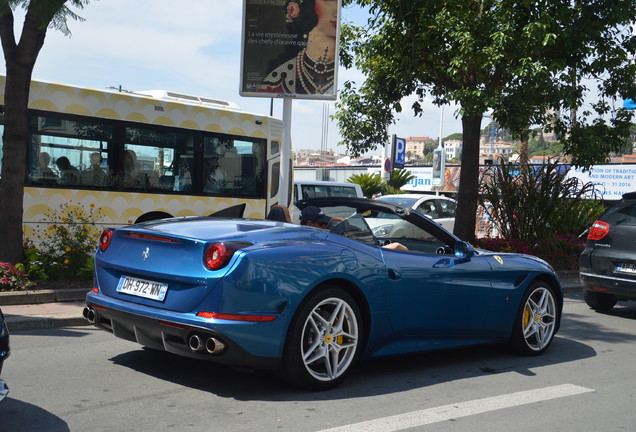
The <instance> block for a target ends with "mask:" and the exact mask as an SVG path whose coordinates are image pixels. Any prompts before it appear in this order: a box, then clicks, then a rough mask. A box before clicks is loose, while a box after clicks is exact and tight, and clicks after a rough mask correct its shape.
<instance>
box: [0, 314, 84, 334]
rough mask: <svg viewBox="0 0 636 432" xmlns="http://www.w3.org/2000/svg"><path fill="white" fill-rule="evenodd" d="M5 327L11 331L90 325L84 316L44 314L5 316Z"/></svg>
mask: <svg viewBox="0 0 636 432" xmlns="http://www.w3.org/2000/svg"><path fill="white" fill-rule="evenodd" d="M5 318H6V322H7V327H9V329H10V331H11V332H14V331H16V330H45V329H52V328H59V327H80V326H90V325H91V324H89V323H88V321H86V320H85V319H84V317H81V316H80V317H75V316H72V317H45V316H35V317H34V316H31V317H22V316H14V317H5Z"/></svg>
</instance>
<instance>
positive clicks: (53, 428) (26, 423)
mask: <svg viewBox="0 0 636 432" xmlns="http://www.w3.org/2000/svg"><path fill="white" fill-rule="evenodd" d="M16 431H47V432H67V431H70V429H69V427H68V425H67V424H66V422H65V421H64V420H62V419H61V418H59V417H57V416H55V415H53V414H51V413H50V412H48V411H46V410H44V409H42V408H40V407H38V406H35V405H33V404H30V403H27V402H22V401H19V400H17V399H13V398H11V394H10V393H9V396H7V397H6V398H5V399H4V400H3V401H2V403H0V432H16Z"/></svg>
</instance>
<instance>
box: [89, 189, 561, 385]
mask: <svg viewBox="0 0 636 432" xmlns="http://www.w3.org/2000/svg"><path fill="white" fill-rule="evenodd" d="M298 207H299V208H301V209H305V208H307V210H308V211H307V212H306V213H307V214H310V215H312V216H313V217H314V219H315V220H313V221H312V220H306V221H303V224H301V225H296V224H293V223H289V222H283V221H274V220H249V219H220V218H195V217H191V218H173V219H163V220H157V221H151V222H146V223H142V224H138V225H131V226H127V227H123V228H118V229H106V230H105V231H104V232H103V233H102V235H101V238H100V245H99V248H98V250H97V252H96V254H95V280H94V288H93V290H92V292H90V293H89V294H88V296H87V300H86V303H87V306H86V308H85V309H84V316H85V317H86V319H87V320H89V321H90V322H91V323H93V324H95V325H96V326H97V327H99V328H101V329H104V330H107V331H109V332H112V333H113V334H114V335H115V336H117V337H120V338H124V339H127V340H131V341H135V342H137V343H139V344H141V345H143V346H146V347H150V348H154V349H158V350H165V351H168V352H171V353H175V354H179V355H182V356H187V357H192V358H197V359H202V360H209V361H212V362H217V363H221V364H226V365H231V366H240V367H249V368H258V369H272V370H276V371H278V372H280V374H281V375H282V376H283V377H284V378H285V379H286V380H288V381H289V382H291V383H293V384H294V385H298V386H301V387H304V388H310V389H325V388H329V387H332V386H335V385H337V384H338V383H340V382H341V381H342V380H343V379H345V377H346V376H347V375H348V373H349V372H350V371H351V369H352V367H353V366H354V365H355V364H356V362H358V361H360V360H363V359H368V358H373V357H380V356H390V355H400V354H407V353H413V352H422V351H429V350H439V349H445V348H452V347H459V346H468V345H477V344H491V343H506V344H509V345H510V346H511V347H512V348H513V349H514V350H515V351H516V352H518V353H520V354H524V355H536V354H540V353H542V352H544V351H545V350H546V349H547V348H548V347H549V346H550V344H551V343H552V341H553V339H554V336H555V334H556V332H557V331H558V329H559V323H560V318H561V309H562V304H563V296H562V292H561V287H560V283H559V279H558V277H557V275H556V274H555V272H554V270H553V269H552V268H551V267H550V265H548V264H547V263H546V262H544V261H542V260H541V259H538V258H536V257H534V256H528V255H520V254H503V253H492V252H488V251H483V250H475V249H473V247H472V246H471V245H469V244H468V243H466V242H463V241H461V240H460V239H458V238H457V237H455V236H453V234H451V233H449V232H448V231H446V230H445V229H444V228H442V227H441V226H439V225H437V224H436V223H434V222H433V221H431V220H430V219H429V218H427V217H426V216H424V215H422V214H420V213H418V212H416V211H413V210H411V209H408V208H405V207H401V206H399V205H393V204H389V203H383V202H380V201H373V200H367V199H360V198H346V199H336V198H329V199H314V200H309V201H304V202H300V203H298ZM303 214H305V213H303ZM387 215H391V217H386V216H387ZM318 219H319V221H318ZM374 219H381V220H383V221H385V223H392V221H399V222H400V224H401V225H408V226H409V227H410V229H409V230H402V231H401V236H400V238H390V237H377V236H376V235H374V234H373V232H372V231H371V229H370V228H369V226H370V225H373V226H376V229H375V230H374V232H375V233H376V234H378V233H390V232H391V231H392V230H391V229H388V228H389V227H387V229H385V230H378V229H377V224H376V223H374V222H375V221H374ZM314 222H315V223H314Z"/></svg>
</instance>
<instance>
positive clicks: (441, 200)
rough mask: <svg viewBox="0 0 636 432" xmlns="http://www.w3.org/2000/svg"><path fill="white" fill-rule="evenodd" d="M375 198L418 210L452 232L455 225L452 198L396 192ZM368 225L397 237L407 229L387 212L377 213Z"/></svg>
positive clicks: (454, 204) (454, 203)
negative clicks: (396, 193) (383, 213)
mask: <svg viewBox="0 0 636 432" xmlns="http://www.w3.org/2000/svg"><path fill="white" fill-rule="evenodd" d="M377 199H378V200H381V201H385V202H390V203H392V204H398V205H401V206H403V207H407V208H410V209H412V210H415V211H418V212H420V213H421V214H423V215H424V216H426V217H429V218H431V219H433V220H434V221H435V222H437V223H438V224H440V225H441V226H443V227H444V228H446V229H447V230H448V231H450V232H453V228H454V227H455V207H457V202H456V201H455V200H454V199H452V198H448V197H445V196H443V195H422V194H398V195H383V196H380V197H379V198H377ZM369 225H370V226H371V228H372V229H373V230H374V231H378V230H381V231H382V232H386V233H387V234H389V235H391V236H394V237H399V236H400V234H401V233H403V232H404V230H406V229H408V227H407V226H405V225H404V224H402V223H400V222H399V220H398V219H396V218H394V217H392V216H391V215H388V214H387V215H378V217H377V218H376V219H375V220H373V221H370V222H369ZM394 233H395V234H394Z"/></svg>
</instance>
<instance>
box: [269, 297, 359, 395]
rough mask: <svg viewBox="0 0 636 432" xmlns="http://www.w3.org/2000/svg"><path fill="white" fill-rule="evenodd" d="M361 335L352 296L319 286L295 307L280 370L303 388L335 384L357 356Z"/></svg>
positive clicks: (324, 386) (319, 388) (326, 386)
mask: <svg viewBox="0 0 636 432" xmlns="http://www.w3.org/2000/svg"><path fill="white" fill-rule="evenodd" d="M362 335H363V328H362V318H361V314H360V309H359V307H358V305H357V304H356V302H355V300H354V299H353V297H351V296H350V295H349V294H348V293H347V292H346V291H344V290H342V289H340V288H337V287H333V286H326V287H323V288H319V289H318V291H316V292H315V293H313V294H310V295H309V297H308V298H307V299H306V300H305V301H304V302H303V304H302V305H301V306H300V307H299V308H298V310H297V311H296V315H295V316H294V318H293V320H292V323H291V325H290V327H289V331H288V333H287V340H286V341H285V351H284V353H283V360H282V367H281V371H280V373H281V375H282V377H283V378H284V379H285V380H286V381H287V382H289V383H290V384H292V385H295V386H299V387H302V388H305V389H309V390H326V389H329V388H332V387H335V386H336V385H338V384H339V383H341V382H342V381H343V380H344V379H345V378H346V377H347V375H349V373H350V371H351V369H352V367H353V365H354V364H355V363H356V361H357V360H358V357H359V356H360V350H361V349H362Z"/></svg>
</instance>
